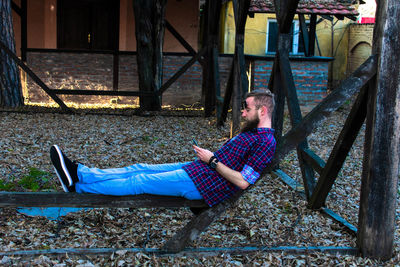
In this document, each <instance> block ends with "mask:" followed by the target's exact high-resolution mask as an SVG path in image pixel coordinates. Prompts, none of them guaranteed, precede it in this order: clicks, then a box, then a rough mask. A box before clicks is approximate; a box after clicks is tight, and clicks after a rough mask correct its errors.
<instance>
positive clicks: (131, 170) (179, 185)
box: [75, 163, 203, 200]
mask: <svg viewBox="0 0 400 267" xmlns="http://www.w3.org/2000/svg"><path fill="white" fill-rule="evenodd" d="M186 164H187V163H172V164H154V165H151V164H134V165H132V166H128V167H124V168H115V169H97V168H88V167H86V166H84V165H82V164H79V165H78V178H79V182H78V183H76V184H75V189H76V192H78V193H96V194H103V195H113V196H125V195H139V194H153V195H164V196H178V197H184V198H187V199H192V200H193V199H203V198H202V196H201V195H200V193H199V191H197V189H196V186H195V185H194V183H193V182H192V180H191V179H190V177H189V175H188V174H187V173H186V172H185V171H184V170H183V169H182V166H184V165H186Z"/></svg>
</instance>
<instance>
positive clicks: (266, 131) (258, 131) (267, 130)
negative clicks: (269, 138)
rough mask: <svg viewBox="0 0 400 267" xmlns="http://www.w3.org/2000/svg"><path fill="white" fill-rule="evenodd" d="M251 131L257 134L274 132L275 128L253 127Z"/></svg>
mask: <svg viewBox="0 0 400 267" xmlns="http://www.w3.org/2000/svg"><path fill="white" fill-rule="evenodd" d="M252 131H254V132H256V133H258V134H274V132H275V130H274V129H272V128H256V129H253V130H252Z"/></svg>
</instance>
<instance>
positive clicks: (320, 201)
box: [309, 79, 374, 209]
mask: <svg viewBox="0 0 400 267" xmlns="http://www.w3.org/2000/svg"><path fill="white" fill-rule="evenodd" d="M372 80H374V79H372ZM367 87H368V84H367V86H364V87H363V88H362V90H361V92H360V93H359V95H358V97H357V99H356V101H355V102H354V105H353V107H352V109H351V111H350V114H349V115H348V117H347V119H346V122H345V124H344V127H343V129H342V131H341V132H340V134H339V137H338V139H337V141H336V143H335V146H334V147H333V149H332V152H331V154H330V156H329V159H328V161H327V163H326V166H325V168H324V169H323V171H322V173H321V176H320V178H319V180H318V183H317V185H316V187H315V190H314V192H313V193H312V197H311V200H310V203H309V207H310V208H312V209H319V208H321V207H322V206H325V201H326V198H327V196H328V194H329V191H330V190H331V189H332V186H333V183H334V182H335V180H336V178H337V176H338V174H339V171H340V169H341V168H342V166H343V163H344V161H345V160H346V157H347V155H348V153H349V151H350V149H351V147H352V145H353V143H354V141H355V139H356V137H357V135H358V133H359V131H360V129H361V126H362V125H363V123H364V120H365V116H366V115H367V97H368V94H367Z"/></svg>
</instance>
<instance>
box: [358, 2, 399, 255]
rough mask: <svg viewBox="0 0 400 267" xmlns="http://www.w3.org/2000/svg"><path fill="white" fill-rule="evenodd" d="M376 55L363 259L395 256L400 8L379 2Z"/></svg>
mask: <svg viewBox="0 0 400 267" xmlns="http://www.w3.org/2000/svg"><path fill="white" fill-rule="evenodd" d="M377 3H378V5H377V12H376V16H375V17H376V19H377V20H376V23H375V28H374V40H373V48H372V53H373V54H377V55H378V56H379V60H378V61H377V68H378V69H377V78H376V84H375V86H371V87H370V90H369V92H368V95H369V96H368V112H367V123H366V134H365V146H364V161H363V173H362V183H361V198H360V213H359V219H358V222H359V225H358V230H359V235H358V237H357V244H358V246H359V248H360V250H361V253H362V255H363V256H364V257H370V258H375V259H382V260H387V259H390V258H391V257H392V256H393V246H394V236H395V228H396V205H397V198H398V174H399V173H398V171H399V154H400V151H399V150H400V117H399V107H400V64H399V61H400V57H399V52H398V51H400V40H399V36H400V24H399V22H398V17H399V16H400V5H399V2H398V0H380V1H379V2H377Z"/></svg>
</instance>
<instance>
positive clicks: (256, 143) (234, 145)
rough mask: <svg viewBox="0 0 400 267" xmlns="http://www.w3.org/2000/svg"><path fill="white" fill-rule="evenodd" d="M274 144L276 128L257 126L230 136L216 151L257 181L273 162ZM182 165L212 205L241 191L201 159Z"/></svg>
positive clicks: (249, 178) (252, 181) (234, 167)
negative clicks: (232, 136)
mask: <svg viewBox="0 0 400 267" xmlns="http://www.w3.org/2000/svg"><path fill="white" fill-rule="evenodd" d="M275 147H276V142H275V138H274V130H273V129H270V128H257V129H254V130H251V131H248V132H244V133H241V134H239V135H237V136H235V137H234V138H232V139H230V140H228V141H227V142H226V143H225V144H224V145H223V146H222V147H221V148H220V149H219V150H218V151H216V152H215V153H214V155H215V156H216V157H217V159H218V160H219V161H220V162H222V163H223V164H224V165H226V166H227V167H229V168H231V169H233V170H235V171H238V172H240V173H241V174H242V176H243V178H244V179H245V180H246V181H247V182H249V183H250V184H254V183H255V181H256V180H257V179H258V178H259V177H260V174H261V172H262V170H263V169H264V168H265V167H266V166H267V165H268V163H270V162H271V160H272V157H273V156H274V153H275ZM183 169H184V170H185V171H186V172H187V173H188V175H189V176H190V178H191V179H192V180H193V183H194V184H195V186H196V188H197V190H199V192H200V194H201V195H202V196H203V198H204V200H205V201H206V203H207V204H208V205H209V206H210V207H211V206H213V205H215V204H218V203H219V202H221V201H223V200H225V199H227V198H229V197H231V196H232V195H233V194H234V193H236V192H237V191H239V188H238V187H237V186H236V185H234V184H232V183H231V182H229V181H228V180H226V179H225V178H224V177H223V176H221V175H220V174H219V173H218V172H217V171H216V170H213V169H211V168H210V167H209V166H208V165H207V164H206V163H204V162H202V161H200V160H196V161H193V162H191V163H189V164H188V165H185V166H184V167H183Z"/></svg>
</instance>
